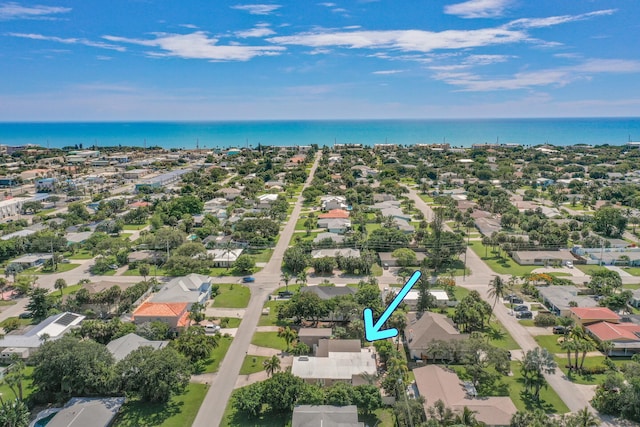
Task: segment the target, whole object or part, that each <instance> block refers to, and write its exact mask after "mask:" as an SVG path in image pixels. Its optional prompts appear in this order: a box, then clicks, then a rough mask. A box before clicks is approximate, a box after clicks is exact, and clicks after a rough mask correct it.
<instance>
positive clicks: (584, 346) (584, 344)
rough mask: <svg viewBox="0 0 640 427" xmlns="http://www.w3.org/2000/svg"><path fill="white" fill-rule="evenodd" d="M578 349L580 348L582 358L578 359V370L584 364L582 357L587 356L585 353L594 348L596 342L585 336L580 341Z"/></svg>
mask: <svg viewBox="0 0 640 427" xmlns="http://www.w3.org/2000/svg"><path fill="white" fill-rule="evenodd" d="M579 345H580V350H582V359H581V360H580V370H582V366H583V365H584V359H585V358H586V357H587V353H588V352H590V351H593V350H595V349H596V348H597V347H596V344H595V343H594V342H593V340H592V339H591V338H589V337H586V338H585V339H583V340H582V341H581V342H580V344H579Z"/></svg>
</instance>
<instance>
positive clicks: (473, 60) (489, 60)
mask: <svg viewBox="0 0 640 427" xmlns="http://www.w3.org/2000/svg"><path fill="white" fill-rule="evenodd" d="M511 58H513V56H511V55H469V56H468V57H467V58H466V59H465V60H464V63H465V64H468V65H491V64H497V63H500V62H507V61H508V60H509V59H511Z"/></svg>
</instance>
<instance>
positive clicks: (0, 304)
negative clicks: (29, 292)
mask: <svg viewBox="0 0 640 427" xmlns="http://www.w3.org/2000/svg"><path fill="white" fill-rule="evenodd" d="M15 304H16V301H12V300H0V307H6V306H8V305H15Z"/></svg>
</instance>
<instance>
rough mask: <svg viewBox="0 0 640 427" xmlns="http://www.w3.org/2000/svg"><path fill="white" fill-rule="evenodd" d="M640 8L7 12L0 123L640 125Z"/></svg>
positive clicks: (632, 3)
mask: <svg viewBox="0 0 640 427" xmlns="http://www.w3.org/2000/svg"><path fill="white" fill-rule="evenodd" d="M638 17H640V2H639V1H637V0H615V1H614V0H535V1H527V0H467V1H464V0H449V1H443V0H421V1H417V0H403V1H397V0H396V1H391V0H377V1H376V0H333V1H326V2H324V1H320V2H314V1H300V0H297V1H274V2H255V3H244V2H242V1H226V0H188V1H184V2H180V1H169V0H164V1H153V0H110V1H102V0H101V1H97V0H83V1H81V2H79V1H63V0H59V1H55V0H52V1H48V0H46V1H45V0H43V1H35V2H18V1H16V2H2V1H1V0H0V121H60V120H66V121H96V120H97V121H101V120H258V119H266V120H268V119H360V118H476V117H477V118H484V117H557V116H560V117H580V116H640V84H639V83H638V82H639V81H640V48H639V46H640V43H639V40H640V20H638Z"/></svg>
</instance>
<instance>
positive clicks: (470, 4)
mask: <svg viewBox="0 0 640 427" xmlns="http://www.w3.org/2000/svg"><path fill="white" fill-rule="evenodd" d="M511 3H512V0H468V1H465V2H463V3H456V4H451V5H448V6H445V7H444V13H446V14H448V15H457V16H459V17H461V18H499V17H501V16H503V14H504V12H505V11H506V9H507V8H508V7H509V5H510V4H511Z"/></svg>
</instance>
